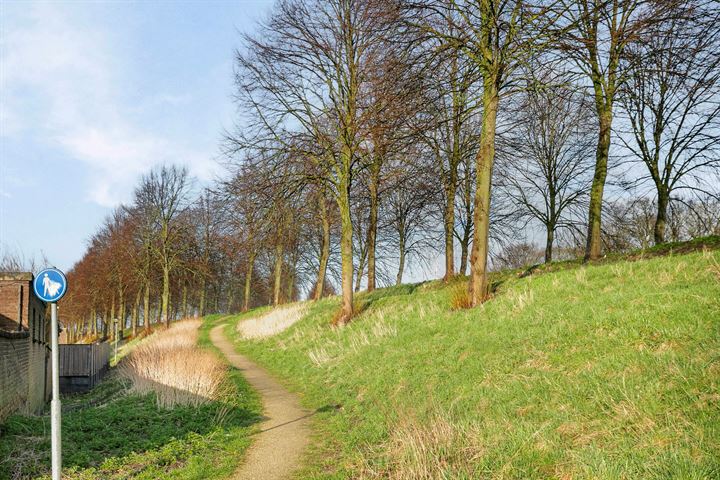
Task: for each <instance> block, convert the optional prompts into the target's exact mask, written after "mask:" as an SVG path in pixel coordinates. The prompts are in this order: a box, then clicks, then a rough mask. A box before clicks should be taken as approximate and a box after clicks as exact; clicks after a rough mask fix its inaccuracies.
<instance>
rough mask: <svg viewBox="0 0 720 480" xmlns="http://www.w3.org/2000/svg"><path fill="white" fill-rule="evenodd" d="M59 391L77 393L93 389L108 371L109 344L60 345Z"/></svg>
mask: <svg viewBox="0 0 720 480" xmlns="http://www.w3.org/2000/svg"><path fill="white" fill-rule="evenodd" d="M59 353H60V390H61V391H62V392H78V391H83V390H88V389H90V388H92V387H94V386H95V385H96V384H97V383H98V382H99V381H100V379H101V378H102V376H103V375H104V374H105V372H106V371H107V369H108V362H109V359H110V344H109V343H107V342H104V343H93V344H88V345H60V352H59Z"/></svg>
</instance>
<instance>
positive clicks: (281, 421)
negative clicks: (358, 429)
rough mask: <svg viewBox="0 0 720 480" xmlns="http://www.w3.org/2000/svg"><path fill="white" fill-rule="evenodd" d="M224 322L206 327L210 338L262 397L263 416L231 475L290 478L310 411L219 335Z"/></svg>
mask: <svg viewBox="0 0 720 480" xmlns="http://www.w3.org/2000/svg"><path fill="white" fill-rule="evenodd" d="M223 328H224V325H220V326H217V327H215V328H213V329H212V330H211V331H210V339H211V340H212V342H213V343H214V344H215V346H216V347H218V348H219V349H220V350H221V351H222V353H223V354H224V355H225V357H227V359H228V361H229V362H230V363H231V364H232V365H233V366H234V367H236V368H239V369H240V370H241V372H242V374H243V376H244V377H245V379H246V380H247V381H248V383H249V384H250V385H251V386H252V387H253V388H254V389H255V390H256V391H257V392H258V393H259V394H260V396H261V397H262V402H263V407H264V412H263V414H264V416H265V417H266V420H264V421H263V422H262V423H261V424H260V427H261V429H262V430H261V432H260V433H259V434H258V435H257V436H256V438H255V439H254V441H253V444H252V445H251V446H250V448H249V450H248V452H247V456H246V458H245V461H244V462H243V464H242V465H241V466H240V467H239V468H238V470H237V471H236V472H235V475H234V476H233V477H232V478H234V479H240V480H275V479H285V478H290V476H291V474H292V472H293V471H294V470H295V469H296V468H297V467H298V465H299V463H300V456H301V454H302V452H303V450H304V449H305V446H306V445H307V444H308V438H309V434H310V429H309V426H308V423H309V422H308V420H309V416H310V412H308V411H306V410H303V409H302V408H301V407H300V401H299V400H298V398H297V397H296V396H295V395H293V394H291V393H290V392H288V391H287V390H286V389H285V388H283V387H282V386H281V385H280V384H279V383H277V382H276V381H275V380H274V379H273V378H272V377H271V376H270V375H269V374H268V373H267V372H266V371H265V370H263V369H262V368H260V367H258V366H257V365H255V364H254V363H253V362H251V361H250V360H248V359H247V358H245V357H244V356H242V355H240V354H238V353H235V349H234V347H233V345H232V343H230V341H229V340H228V339H227V338H225V335H223V332H222V329H223Z"/></svg>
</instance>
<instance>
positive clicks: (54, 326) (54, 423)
mask: <svg viewBox="0 0 720 480" xmlns="http://www.w3.org/2000/svg"><path fill="white" fill-rule="evenodd" d="M50 312H51V321H50V329H51V330H50V332H51V333H50V339H51V348H52V350H51V355H52V401H51V402H50V432H51V434H50V435H51V444H52V480H60V469H61V451H60V438H61V437H60V348H59V347H58V318H57V303H54V302H53V303H51V304H50Z"/></svg>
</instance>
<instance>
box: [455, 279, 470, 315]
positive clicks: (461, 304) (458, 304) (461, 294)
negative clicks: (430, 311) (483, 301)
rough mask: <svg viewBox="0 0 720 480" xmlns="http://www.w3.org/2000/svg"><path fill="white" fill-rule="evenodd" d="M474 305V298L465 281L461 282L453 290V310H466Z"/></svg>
mask: <svg viewBox="0 0 720 480" xmlns="http://www.w3.org/2000/svg"><path fill="white" fill-rule="evenodd" d="M470 307H472V299H471V298H470V293H469V292H468V287H467V284H466V283H465V282H462V283H459V284H458V285H457V286H455V287H454V288H453V290H452V293H451V295H450V309H451V310H465V309H468V308H470Z"/></svg>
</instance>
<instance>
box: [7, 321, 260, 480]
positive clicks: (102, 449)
mask: <svg viewBox="0 0 720 480" xmlns="http://www.w3.org/2000/svg"><path fill="white" fill-rule="evenodd" d="M203 328H204V327H203ZM200 335H201V337H202V335H203V334H202V333H201V334H200ZM199 343H200V344H203V342H202V340H201V341H200V342H199ZM228 375H229V379H230V380H231V381H230V382H229V383H230V387H231V388H232V390H233V392H234V395H229V396H226V397H224V398H223V399H222V400H221V401H210V402H205V403H203V404H201V405H198V406H175V407H174V408H172V409H165V408H160V407H158V404H157V401H156V396H155V394H154V393H153V394H147V395H137V394H134V393H131V391H130V389H129V385H127V383H126V382H123V381H122V380H121V379H120V378H118V377H117V375H114V374H111V376H110V377H108V378H107V379H106V380H105V381H104V382H103V383H102V384H101V385H99V386H98V387H96V388H95V389H93V390H92V391H90V392H88V393H85V394H81V395H73V396H67V397H65V398H63V410H64V411H63V419H62V420H63V422H62V423H63V424H62V433H63V478H65V479H72V480H81V479H82V480H85V479H104V480H105V479H108V480H109V479H146V480H151V479H168V480H169V479H180V480H189V479H197V480H200V479H207V478H225V477H227V476H228V475H230V474H231V473H232V472H233V471H234V470H235V468H236V467H237V465H238V463H239V461H240V460H241V459H242V454H243V452H244V451H245V449H246V448H247V447H248V446H249V444H250V441H251V434H252V433H253V432H254V430H255V428H254V427H253V424H254V423H256V422H257V421H258V420H259V419H260V412H261V405H260V401H259V399H258V397H257V396H256V394H255V393H254V392H253V391H252V390H251V389H250V387H249V385H247V383H246V382H245V380H244V379H243V378H242V376H241V375H240V374H239V372H238V371H237V370H230V371H229V373H228ZM49 433H50V422H49V417H48V416H47V414H45V415H42V416H36V417H23V416H13V417H10V418H9V419H8V420H7V421H6V422H5V424H3V425H2V426H0V479H2V480H5V479H8V480H9V479H13V480H14V479H30V478H40V479H46V478H49V471H50V439H49Z"/></svg>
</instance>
